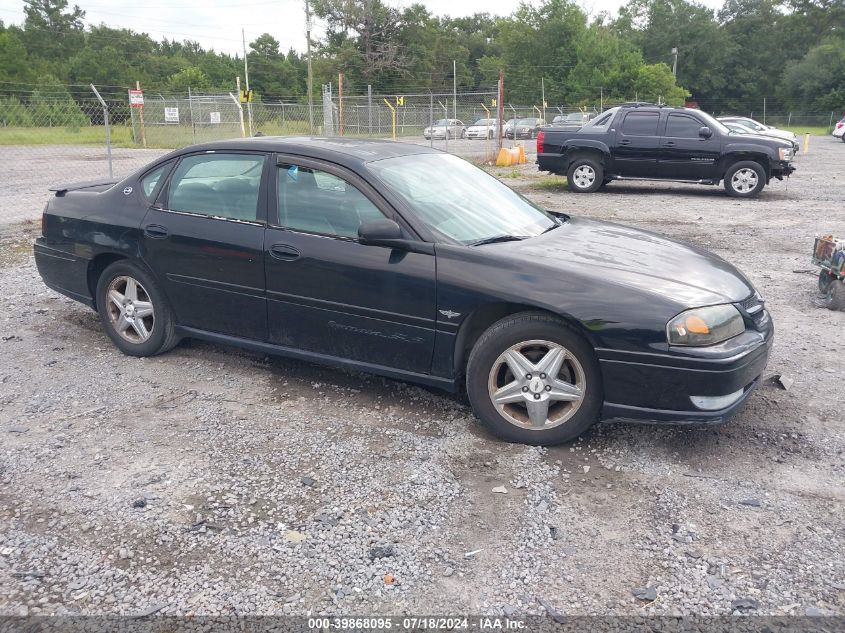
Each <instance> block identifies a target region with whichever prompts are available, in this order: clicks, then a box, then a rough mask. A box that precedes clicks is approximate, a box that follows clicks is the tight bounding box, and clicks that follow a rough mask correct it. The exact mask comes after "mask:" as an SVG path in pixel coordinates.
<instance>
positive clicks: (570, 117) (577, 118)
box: [566, 112, 587, 121]
mask: <svg viewBox="0 0 845 633" xmlns="http://www.w3.org/2000/svg"><path fill="white" fill-rule="evenodd" d="M586 118H587V115H586V114H581V113H580V112H573V113H572V114H567V115H566V120H567V121H583V120H585V119H586Z"/></svg>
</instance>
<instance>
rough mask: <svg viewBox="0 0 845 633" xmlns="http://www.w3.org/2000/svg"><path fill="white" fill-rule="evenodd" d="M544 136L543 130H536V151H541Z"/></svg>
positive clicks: (539, 152)
mask: <svg viewBox="0 0 845 633" xmlns="http://www.w3.org/2000/svg"><path fill="white" fill-rule="evenodd" d="M545 138H546V133H545V132H544V131H543V130H540V131H539V132H537V153H538V154H542V153H543V140H544V139H545Z"/></svg>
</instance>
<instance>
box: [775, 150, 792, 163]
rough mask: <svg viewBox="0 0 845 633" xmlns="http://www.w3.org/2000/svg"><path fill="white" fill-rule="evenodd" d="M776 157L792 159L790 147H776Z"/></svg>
mask: <svg viewBox="0 0 845 633" xmlns="http://www.w3.org/2000/svg"><path fill="white" fill-rule="evenodd" d="M778 158H780V159H781V160H786V161H789V160H792V148H789V147H779V148H778Z"/></svg>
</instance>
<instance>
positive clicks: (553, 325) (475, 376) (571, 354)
mask: <svg viewBox="0 0 845 633" xmlns="http://www.w3.org/2000/svg"><path fill="white" fill-rule="evenodd" d="M533 341H546V342H550V343H554V344H556V345H559V346H561V347H563V348H565V350H566V351H567V352H568V355H567V356H566V360H564V365H563V366H562V367H561V369H560V370H559V372H560V373H559V374H558V376H559V377H564V376H569V377H570V378H572V377H573V376H576V375H580V380H581V381H582V393H583V396H582V397H581V398H580V403H579V404H578V406H577V407H576V406H575V404H574V403H567V402H553V401H552V400H551V399H548V401H549V409H548V411H547V412H546V414H545V415H546V416H547V421H548V420H551V416H552V415H553V410H554V415H556V416H557V418H556V419H558V420H560V423H559V424H557V425H556V426H549V427H548V428H526V427H525V426H519V425H518V424H516V423H514V422H511V421H510V420H508V418H506V417H505V416H504V415H503V414H502V413H500V411H499V409H497V407H496V405H495V404H494V403H493V400H492V397H491V391H490V382H491V381H493V380H494V379H495V376H496V374H495V373H494V369H496V368H499V370H501V369H504V371H505V372H508V371H510V369H509V367H505V366H504V365H502V364H501V362H502V361H501V357H502V355H503V354H504V353H505V352H506V351H508V350H509V349H511V348H514V347H516V346H519V345H520V344H521V343H527V342H533ZM525 349H530V346H528V347H527V348H525ZM572 359H574V360H575V361H577V367H579V368H580V372H579V370H578V369H576V368H575V365H573V360H572ZM541 360H542V357H541ZM507 376H509V378H507V377H505V378H504V380H505V381H506V382H510V380H516V378H515V375H514V374H513V373H511V374H507ZM539 376H543V377H544V376H545V374H539V375H538V376H537V377H539ZM573 380H574V379H573ZM564 382H572V380H567V379H566V378H565V377H564ZM575 382H576V383H577V380H576V381H575ZM466 384H467V395H468V396H469V400H470V403H471V404H472V408H473V410H474V411H475V414H476V415H477V416H478V418H479V420H480V421H481V423H482V425H483V426H484V427H485V428H487V429H488V430H489V431H490V432H491V433H493V434H495V435H497V436H498V437H500V438H502V439H504V440H506V441H508V442H517V443H522V444H531V445H534V446H541V445H542V446H550V445H554V444H562V443H564V442H569V441H571V440H574V439H575V438H577V437H578V436H579V435H581V434H582V433H584V432H585V431H586V430H587V429H589V428H590V427H591V426H592V425H593V424H595V423H596V422H597V421H598V419H599V413H600V410H601V405H602V401H603V390H602V381H601V371H600V369H599V363H598V360H597V359H596V355H595V352H594V350H593V348H592V346H591V345H590V344H589V343H588V342H587V340H586V339H585V338H584V337H583V336H581V334H580V333H579V332H577V331H576V330H575V329H574V328H572V327H571V326H569V325H568V324H566V323H565V322H564V321H562V320H560V319H557V318H555V317H553V316H551V315H549V314H545V313H541V312H523V313H520V314H514V315H511V316H507V317H505V318H503V319H501V320H499V321H497V322H496V323H494V324H493V325H491V326H490V327H489V328H488V329H487V331H485V332H484V334H482V335H481V337H480V338H479V339H478V341H477V342H476V344H475V346H474V347H473V349H472V352H471V354H470V357H469V362H468V363H467V375H466ZM531 389H532V390H533V389H534V386H533V382H532V387H531ZM521 391H522V392H525V391H526V388H521ZM529 393H530V392H529ZM534 393H535V394H538V395H539V394H543V393H545V391H544V389H543V388H542V387H540V386H538V387H537V391H534ZM535 397H537V395H535ZM505 406H506V407H509V409H507V410H508V411H511V413H508V415H512V416H517V415H522V416H524V417H525V418H526V419H525V420H523V423H524V424H530V420H529V419H528V413H527V412H528V409H527V408H526V406H527V405H525V404H524V403H521V402H520V403H515V404H512V405H511V404H508V405H505ZM520 412H522V413H520ZM567 416H568V417H567Z"/></svg>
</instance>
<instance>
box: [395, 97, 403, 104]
mask: <svg viewBox="0 0 845 633" xmlns="http://www.w3.org/2000/svg"><path fill="white" fill-rule="evenodd" d="M396 105H398V106H403V105H405V97H396Z"/></svg>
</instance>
